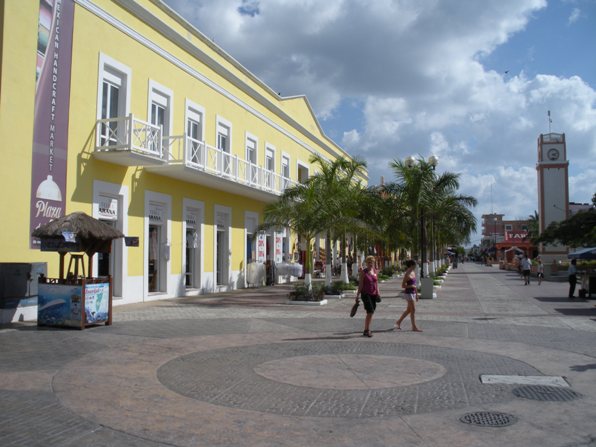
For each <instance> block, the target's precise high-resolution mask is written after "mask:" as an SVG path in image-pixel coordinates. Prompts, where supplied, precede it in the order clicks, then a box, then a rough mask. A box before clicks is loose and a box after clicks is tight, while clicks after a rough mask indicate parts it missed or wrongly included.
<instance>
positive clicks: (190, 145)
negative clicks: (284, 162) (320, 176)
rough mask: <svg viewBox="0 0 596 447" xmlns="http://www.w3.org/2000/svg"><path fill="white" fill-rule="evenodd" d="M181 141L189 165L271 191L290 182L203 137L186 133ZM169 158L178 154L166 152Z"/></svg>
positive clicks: (278, 192) (171, 158) (277, 191)
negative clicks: (201, 138) (198, 138)
mask: <svg viewBox="0 0 596 447" xmlns="http://www.w3.org/2000/svg"><path fill="white" fill-rule="evenodd" d="M185 142H186V144H185V150H184V154H185V164H186V166H187V167H189V168H193V169H196V170H199V171H203V172H207V173H209V174H212V175H215V176H218V177H223V178H226V179H229V180H231V181H234V182H236V183H241V184H243V185H247V186H250V187H253V188H257V189H261V190H264V191H269V192H272V193H274V194H281V193H282V192H283V191H284V190H285V189H286V188H287V187H289V186H291V185H293V184H294V182H293V181H292V180H290V179H289V178H286V177H282V176H281V175H279V174H276V173H275V172H272V171H268V170H266V169H264V168H263V167H260V166H257V165H256V164H254V163H252V162H250V161H248V160H244V159H242V158H239V157H238V156H236V155H232V154H230V153H228V152H226V151H223V150H221V149H218V148H216V147H214V146H210V145H208V144H205V142H204V141H199V140H195V139H194V138H191V137H186V139H185ZM177 153H181V152H177ZM170 160H176V161H178V160H179V158H178V156H176V155H174V156H173V157H172V155H170Z"/></svg>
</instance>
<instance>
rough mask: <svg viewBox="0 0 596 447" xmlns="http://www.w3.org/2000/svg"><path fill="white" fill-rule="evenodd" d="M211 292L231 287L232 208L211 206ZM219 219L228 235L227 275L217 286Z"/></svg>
mask: <svg viewBox="0 0 596 447" xmlns="http://www.w3.org/2000/svg"><path fill="white" fill-rule="evenodd" d="M213 211H214V213H213V216H214V219H213V291H214V292H215V291H218V290H227V289H228V288H230V287H231V286H232V283H231V282H230V278H231V276H232V208H230V207H228V206H222V205H214V206H213ZM219 219H223V221H224V226H225V228H226V232H227V235H228V241H227V243H228V246H227V247H226V248H227V249H228V255H227V272H226V273H227V275H228V277H227V278H226V279H225V283H223V284H217V224H218V221H219Z"/></svg>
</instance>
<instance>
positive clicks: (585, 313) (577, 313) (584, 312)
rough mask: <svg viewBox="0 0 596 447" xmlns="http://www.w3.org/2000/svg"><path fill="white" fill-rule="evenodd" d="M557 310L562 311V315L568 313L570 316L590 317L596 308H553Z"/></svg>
mask: <svg viewBox="0 0 596 447" xmlns="http://www.w3.org/2000/svg"><path fill="white" fill-rule="evenodd" d="M555 310H556V311H557V312H559V313H562V314H563V315H570V316H574V315H575V316H581V317H590V316H592V315H596V308H594V307H592V308H589V309H555Z"/></svg>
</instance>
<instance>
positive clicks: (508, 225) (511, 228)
mask: <svg viewBox="0 0 596 447" xmlns="http://www.w3.org/2000/svg"><path fill="white" fill-rule="evenodd" d="M505 230H506V231H511V230H513V225H510V224H507V225H505Z"/></svg>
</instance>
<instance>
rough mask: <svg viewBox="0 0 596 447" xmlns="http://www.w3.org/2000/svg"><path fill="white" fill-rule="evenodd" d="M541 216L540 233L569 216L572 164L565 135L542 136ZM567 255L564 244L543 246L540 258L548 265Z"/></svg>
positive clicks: (537, 167)
mask: <svg viewBox="0 0 596 447" xmlns="http://www.w3.org/2000/svg"><path fill="white" fill-rule="evenodd" d="M536 170H537V171H538V210H539V211H538V213H539V217H540V221H539V229H540V233H542V231H544V229H545V228H546V227H548V226H549V224H550V223H551V222H561V221H563V220H565V219H567V216H569V174H568V171H569V161H568V160H567V146H566V144H565V134H559V133H548V134H540V137H538V163H536ZM566 254H567V247H566V246H564V245H551V244H542V246H541V247H540V255H541V257H542V259H543V262H544V263H545V264H546V263H547V262H550V261H551V260H552V259H555V258H560V257H561V256H565V255H566Z"/></svg>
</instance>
